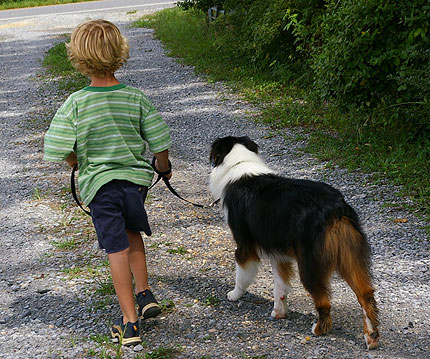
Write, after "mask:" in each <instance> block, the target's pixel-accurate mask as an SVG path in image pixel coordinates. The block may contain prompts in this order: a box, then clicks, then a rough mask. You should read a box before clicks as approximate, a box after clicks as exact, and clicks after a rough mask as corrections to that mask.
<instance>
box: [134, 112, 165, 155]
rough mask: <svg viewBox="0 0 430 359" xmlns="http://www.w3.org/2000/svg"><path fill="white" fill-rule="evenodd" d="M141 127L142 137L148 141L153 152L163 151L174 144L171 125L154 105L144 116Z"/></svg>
mask: <svg viewBox="0 0 430 359" xmlns="http://www.w3.org/2000/svg"><path fill="white" fill-rule="evenodd" d="M141 129H142V130H141V131H142V137H143V139H144V140H145V141H146V142H148V145H149V150H150V151H151V152H152V153H158V152H162V151H164V150H167V149H169V148H170V146H171V145H172V140H171V138H170V130H169V127H168V126H167V124H166V122H164V120H163V118H162V117H161V115H160V114H159V113H158V112H157V110H156V109H155V107H154V106H153V105H151V106H150V108H149V111H148V112H147V113H146V115H145V116H144V118H142V120H141Z"/></svg>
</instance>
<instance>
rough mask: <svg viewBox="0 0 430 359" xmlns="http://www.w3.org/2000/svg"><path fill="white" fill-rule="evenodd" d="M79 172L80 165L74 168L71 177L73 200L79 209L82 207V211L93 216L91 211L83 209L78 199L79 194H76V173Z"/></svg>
mask: <svg viewBox="0 0 430 359" xmlns="http://www.w3.org/2000/svg"><path fill="white" fill-rule="evenodd" d="M77 170H78V165H77V164H76V165H75V166H74V167H73V170H72V175H71V176H70V188H71V189H72V195H73V198H74V199H75V202H76V203H77V204H78V206H79V207H81V209H82V210H83V211H84V212H85V213H86V214H88V215H89V216H91V213H90V211H87V210H86V209H85V208H84V207H82V204H81V202H80V201H79V198H78V194H77V193H76V185H75V172H76V171H77Z"/></svg>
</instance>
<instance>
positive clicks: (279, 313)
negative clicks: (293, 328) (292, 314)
mask: <svg viewBox="0 0 430 359" xmlns="http://www.w3.org/2000/svg"><path fill="white" fill-rule="evenodd" d="M270 316H271V317H272V318H273V319H285V318H287V313H285V311H277V310H276V309H273V310H272V313H271V314H270Z"/></svg>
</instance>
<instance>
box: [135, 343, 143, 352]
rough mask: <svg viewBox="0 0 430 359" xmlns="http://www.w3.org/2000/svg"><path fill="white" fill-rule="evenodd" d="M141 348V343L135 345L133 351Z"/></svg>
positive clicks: (139, 350) (138, 350)
mask: <svg viewBox="0 0 430 359" xmlns="http://www.w3.org/2000/svg"><path fill="white" fill-rule="evenodd" d="M142 350H143V346H142V345H141V344H138V345H135V346H134V348H133V351H135V352H141V351H142Z"/></svg>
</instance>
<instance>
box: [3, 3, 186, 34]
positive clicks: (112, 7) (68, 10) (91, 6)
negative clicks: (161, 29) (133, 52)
mask: <svg viewBox="0 0 430 359" xmlns="http://www.w3.org/2000/svg"><path fill="white" fill-rule="evenodd" d="M175 3H177V1H169V0H121V1H117V0H102V1H89V2H80V3H72V4H64V5H52V6H41V7H35V8H24V9H16V10H2V11H0V29H1V28H2V27H1V24H2V23H3V22H9V21H15V20H23V19H28V18H33V17H38V16H52V15H67V14H79V13H89V12H102V11H111V12H112V11H123V10H127V9H129V10H130V11H133V10H142V9H146V8H154V7H155V8H160V7H171V6H173V5H174V4H175Z"/></svg>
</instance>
